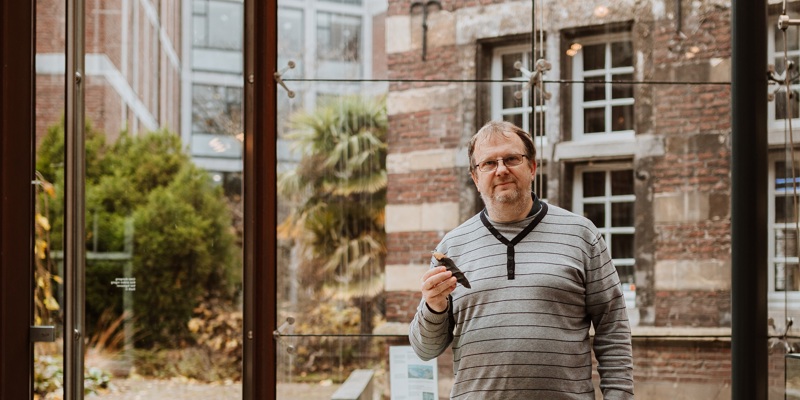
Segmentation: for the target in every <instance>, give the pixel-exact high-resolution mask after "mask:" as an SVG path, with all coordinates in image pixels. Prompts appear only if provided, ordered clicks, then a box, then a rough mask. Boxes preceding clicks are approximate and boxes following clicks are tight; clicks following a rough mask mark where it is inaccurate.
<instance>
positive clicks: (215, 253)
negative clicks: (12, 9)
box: [34, 0, 244, 399]
mask: <svg viewBox="0 0 800 400" xmlns="http://www.w3.org/2000/svg"><path fill="white" fill-rule="evenodd" d="M46 3H47V4H43V3H42V2H38V4H37V10H36V20H37V48H36V49H37V54H36V60H37V71H36V72H37V74H36V80H37V96H36V110H37V120H36V132H37V141H36V169H37V175H36V176H37V180H36V184H37V185H36V194H37V202H36V207H37V209H36V217H35V223H36V225H35V226H36V244H37V245H36V247H35V252H36V253H35V260H36V264H35V266H36V276H35V282H34V283H35V287H36V292H35V293H34V296H35V304H36V315H35V317H36V321H37V324H41V325H53V326H55V332H56V336H57V338H58V340H57V341H56V342H54V343H43V344H37V345H36V373H35V375H36V382H35V390H36V395H37V397H39V398H43V399H44V398H56V397H58V396H60V395H61V392H62V391H63V389H62V388H63V386H64V385H65V379H64V372H65V371H67V370H69V368H70V366H68V365H65V364H64V362H63V361H62V354H63V353H64V351H65V349H64V348H63V347H64V346H62V343H63V340H64V338H67V337H69V336H68V335H65V334H64V333H63V331H64V329H63V327H62V325H61V324H62V321H63V319H64V316H65V315H69V314H68V312H67V311H66V310H64V304H65V303H69V301H65V300H64V293H65V292H67V290H66V289H65V287H66V284H69V282H70V281H69V279H68V278H67V277H66V276H65V274H67V275H68V273H67V272H65V267H64V265H65V261H66V260H65V258H67V257H69V255H68V254H69V251H68V250H65V248H64V242H65V238H66V237H67V233H64V226H65V221H66V220H67V219H68V218H70V215H72V216H73V218H74V217H75V216H76V215H82V216H83V218H82V219H81V220H80V221H76V223H77V224H79V225H80V232H81V234H79V235H77V237H75V238H74V240H75V241H76V242H77V246H79V250H80V251H79V252H78V253H79V254H80V257H81V259H80V260H79V262H78V263H77V264H82V266H81V269H82V271H81V270H78V271H77V272H79V279H75V280H73V281H72V282H73V284H74V285H80V286H78V287H76V288H75V290H76V291H77V292H82V296H83V300H85V302H81V301H80V300H79V301H78V302H79V303H82V304H78V305H77V308H76V309H75V310H80V311H81V312H75V314H73V318H76V316H80V318H79V319H76V320H75V321H76V322H75V328H76V332H79V333H80V334H79V335H78V334H75V335H73V337H75V340H76V342H77V341H80V343H81V344H82V347H81V346H76V347H75V348H76V353H77V354H76V355H77V356H78V357H83V358H82V364H80V363H79V364H70V365H83V368H82V369H83V371H82V372H81V373H78V374H77V375H78V378H77V379H78V382H82V384H83V388H84V391H85V393H86V397H87V398H109V399H134V398H173V399H181V398H186V399H190V398H191V399H197V398H209V399H212V398H214V399H217V398H225V399H228V398H230V399H233V398H242V396H243V394H242V392H243V390H242V380H243V367H242V362H243V348H244V335H243V319H244V317H243V314H244V312H243V268H242V265H243V255H242V242H243V226H244V225H243V195H242V193H243V181H242V167H243V163H242V147H243V145H242V143H243V141H244V129H243V113H242V109H243V106H242V104H243V94H242V93H243V90H242V85H243V78H242V76H243V75H242V64H243V62H242V60H243V36H244V34H243V25H244V15H243V8H244V4H243V1H241V0H186V1H150V0H145V1H127V0H123V1H117V2H85V4H83V9H80V12H81V14H80V15H79V17H78V18H75V19H74V20H73V19H68V13H67V12H66V9H67V7H70V5H71V4H73V3H70V2H67V1H61V2H59V1H51V2H46ZM50 3H52V4H50ZM79 3H83V2H79ZM73 22H75V27H74V29H76V30H78V35H77V37H79V38H80V37H81V36H82V41H83V48H84V50H85V51H84V53H85V54H83V62H84V63H85V64H84V67H83V68H82V69H79V70H78V73H79V75H80V78H79V79H78V80H77V81H78V83H79V86H78V87H79V88H80V90H81V91H82V92H83V93H82V99H81V100H82V102H79V103H77V104H78V105H79V107H82V108H81V109H80V110H78V112H79V113H81V114H82V118H83V121H84V123H83V124H82V126H80V127H79V129H75V130H74V131H72V132H74V133H70V130H69V128H68V127H65V121H66V124H69V123H71V121H74V115H77V114H70V111H67V110H65V99H64V96H63V95H64V87H65V85H68V84H71V83H72V82H71V79H66V77H65V76H66V74H67V73H68V71H69V67H67V69H66V70H65V67H64V66H65V64H67V65H69V64H68V63H65V59H66V60H67V61H68V60H69V56H65V48H66V42H67V40H66V39H65V34H66V32H67V29H66V26H67V24H68V23H73ZM68 96H69V91H68ZM70 134H80V135H83V141H82V142H83V145H84V146H83V147H82V148H81V149H79V150H78V151H76V152H75V153H74V154H77V156H76V157H83V160H82V164H83V169H84V171H83V175H82V176H80V175H79V176H78V179H82V181H81V182H79V183H81V184H82V186H83V188H84V190H83V191H82V193H83V196H82V197H77V198H76V199H77V201H78V204H77V207H79V208H80V209H82V213H73V214H70V213H71V212H74V209H72V208H65V206H64V204H65V201H64V199H65V193H67V192H68V190H69V189H68V186H69V185H68V184H65V179H64V177H65V175H68V171H67V169H68V168H70V166H72V165H74V160H69V159H68V158H69V156H68V155H67V151H66V150H65V149H67V148H68V147H69V145H70V140H71V139H70V137H69V135H70ZM72 143H74V142H72ZM79 192H80V190H79ZM67 204H69V203H67ZM73 276H74V275H73ZM65 312H66V313H65ZM73 312H74V311H73ZM81 314H82V316H81ZM81 376H82V379H81ZM73 383H74V382H73ZM67 384H68V383H67ZM68 396H69V395H68Z"/></svg>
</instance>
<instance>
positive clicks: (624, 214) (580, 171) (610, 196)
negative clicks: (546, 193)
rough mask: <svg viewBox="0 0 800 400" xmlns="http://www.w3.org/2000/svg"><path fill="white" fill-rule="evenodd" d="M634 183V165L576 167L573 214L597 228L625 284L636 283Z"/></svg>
mask: <svg viewBox="0 0 800 400" xmlns="http://www.w3.org/2000/svg"><path fill="white" fill-rule="evenodd" d="M633 184H634V178H633V169H632V168H631V165H630V164H604V165H592V166H584V165H581V166H576V167H575V179H574V183H573V190H572V192H573V196H572V198H573V211H574V212H575V213H576V214H578V215H583V216H584V217H586V218H589V220H591V221H592V222H593V223H594V224H595V226H597V229H598V230H599V231H600V233H601V234H602V235H603V239H605V241H606V245H608V248H609V250H610V251H611V258H612V259H613V261H614V266H616V267H617V273H618V274H619V278H620V280H621V282H622V283H623V284H634V283H635V282H634V275H635V274H634V267H635V254H634V236H635V234H636V229H635V227H634V221H635V214H634V204H635V201H636V195H635V194H634V188H633V186H634V185H633Z"/></svg>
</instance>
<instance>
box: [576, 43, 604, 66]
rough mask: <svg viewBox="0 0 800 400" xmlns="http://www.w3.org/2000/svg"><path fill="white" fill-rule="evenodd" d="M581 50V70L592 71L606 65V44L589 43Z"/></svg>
mask: <svg viewBox="0 0 800 400" xmlns="http://www.w3.org/2000/svg"><path fill="white" fill-rule="evenodd" d="M581 51H583V70H584V71H592V70H596V69H603V68H605V66H606V45H605V44H591V45H584V46H583V48H582V50H581Z"/></svg>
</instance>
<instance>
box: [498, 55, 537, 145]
mask: <svg viewBox="0 0 800 400" xmlns="http://www.w3.org/2000/svg"><path fill="white" fill-rule="evenodd" d="M508 54H522V60H521V61H522V65H533V63H534V62H535V61H534V59H535V58H536V57H535V55H534V54H533V53H532V51H531V47H530V45H529V44H509V45H504V46H503V45H501V46H497V47H494V49H492V58H491V65H490V77H491V81H492V84H491V89H490V98H491V104H490V106H491V119H492V120H496V121H499V120H505V118H504V117H505V116H508V115H522V126H521V127H520V128H522V129H523V130H524V131H525V132H529V133H531V135H533V129H531V128H532V127H531V126H530V125H531V123H530V122H531V119H532V117H533V114H534V113H539V114H540V115H541V116H542V117H544V118H547V111H548V107H547V103H546V102H545V101H542V104H541V105H536V106H534V105H532V104H531V103H532V96H531V95H530V91H531V90H535V89H534V88H528V89H527V90H526V91H525V92H523V96H522V98H521V99H520V101H521V103H522V104H521V105H520V106H518V107H511V108H504V107H503V89H504V88H505V87H509V86H511V87H513V86H516V85H519V86H520V88H521V87H522V85H524V84H525V82H527V79H525V78H524V77H522V76H521V74H522V73H521V72H520V76H519V77H515V78H512V79H511V80H512V81H514V83H511V82H509V81H503V56H504V55H508ZM537 138H538V141H539V143H537V146H538V147H539V148H541V147H542V146H544V145H546V144H547V135H546V134H545V133H544V132H540V133H539V135H537Z"/></svg>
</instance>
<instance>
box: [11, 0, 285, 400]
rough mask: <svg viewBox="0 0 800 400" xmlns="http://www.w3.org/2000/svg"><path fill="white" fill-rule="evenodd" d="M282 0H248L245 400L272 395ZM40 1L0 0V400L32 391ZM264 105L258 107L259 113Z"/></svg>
mask: <svg viewBox="0 0 800 400" xmlns="http://www.w3.org/2000/svg"><path fill="white" fill-rule="evenodd" d="M277 10H278V5H277V1H276V0H269V1H263V2H260V1H254V0H245V11H246V12H245V29H244V35H245V74H244V78H245V82H244V86H245V114H246V119H245V170H244V175H245V180H246V186H245V189H244V190H245V199H246V200H245V201H246V203H245V215H246V223H245V224H246V225H245V226H246V227H245V287H246V295H245V315H246V318H245V326H244V338H245V354H244V358H245V362H244V383H243V385H244V396H243V397H244V399H247V400H250V399H274V398H275V397H276V392H275V383H276V377H275V371H276V369H275V345H274V341H273V338H272V332H273V331H274V330H275V327H276V324H275V321H276V315H275V293H276V283H275V265H276V253H275V226H276V225H275V223H276V208H275V205H276V200H275V168H276V155H275V143H276V142H275V138H276V119H275V110H276V93H275V88H276V85H275V82H274V80H273V78H272V74H273V72H274V71H275V68H276V64H277V30H276V26H277ZM34 23H35V1H34V0H14V1H3V2H2V3H0V79H2V85H0V121H2V122H0V124H1V125H0V126H2V128H1V129H2V130H0V193H1V195H0V399H2V400H6V399H9V400H12V399H13V400H17V399H30V398H32V396H33V393H32V389H33V382H32V376H33V346H32V344H31V342H30V330H29V328H30V326H31V324H32V322H33V321H32V317H33V311H32V296H33V287H32V285H33V283H32V282H33V278H32V267H31V266H32V264H33V260H32V258H33V252H32V243H31V241H32V238H33V205H34V191H33V186H32V184H31V180H32V176H33V169H34V152H35V128H34V126H35V113H34V108H35V96H34V85H35V69H34V59H35V54H34V52H35V45H34V43H35V40H34V33H35V30H34V28H35V25H34ZM257 111H258V112H257Z"/></svg>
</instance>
